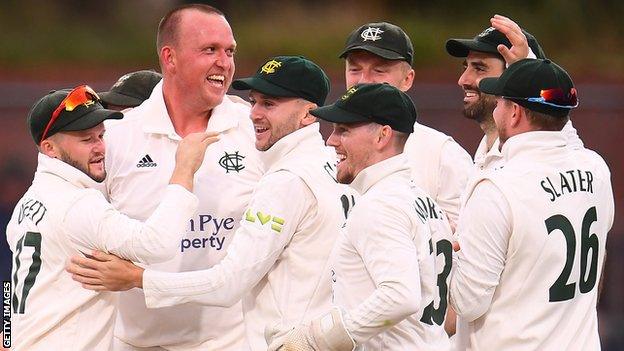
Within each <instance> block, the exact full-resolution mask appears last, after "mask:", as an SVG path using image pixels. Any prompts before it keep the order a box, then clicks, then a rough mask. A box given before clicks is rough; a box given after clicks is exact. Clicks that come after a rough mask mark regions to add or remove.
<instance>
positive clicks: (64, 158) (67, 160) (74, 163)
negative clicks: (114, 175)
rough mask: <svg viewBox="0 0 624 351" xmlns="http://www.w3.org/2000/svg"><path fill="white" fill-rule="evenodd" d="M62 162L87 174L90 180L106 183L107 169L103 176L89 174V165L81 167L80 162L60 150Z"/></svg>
mask: <svg viewBox="0 0 624 351" xmlns="http://www.w3.org/2000/svg"><path fill="white" fill-rule="evenodd" d="M59 153H60V155H59V156H60V160H61V161H63V162H65V163H67V164H68V165H70V166H72V167H74V168H76V169H77V170H79V171H81V172H82V173H84V174H86V175H87V176H89V178H91V179H93V180H94V181H96V182H98V183H101V182H103V181H104V179H106V169H104V170H103V172H102V175H101V176H97V175H95V174H93V173H91V172H89V168H88V167H89V166H88V164H87V166H86V167H85V166H83V165H81V164H80V163H79V162H78V161H76V160H74V159H73V158H72V157H71V156H70V155H69V154H68V153H67V152H65V150H62V149H61V150H60V152H59Z"/></svg>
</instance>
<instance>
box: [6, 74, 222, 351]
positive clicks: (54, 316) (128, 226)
mask: <svg viewBox="0 0 624 351" xmlns="http://www.w3.org/2000/svg"><path fill="white" fill-rule="evenodd" d="M122 117H123V115H122V114H121V113H120V112H116V111H112V110H106V109H104V108H103V107H102V105H101V102H100V100H99V98H98V96H97V94H96V93H95V92H93V90H92V89H91V88H89V87H88V86H86V85H82V86H79V87H76V88H75V89H73V90H71V91H70V90H58V91H54V92H51V93H49V94H48V95H46V96H44V97H43V98H41V99H40V100H39V101H38V102H37V103H36V104H35V105H34V106H33V108H32V110H31V111H30V114H29V116H28V125H29V128H30V133H31V135H32V137H33V139H34V141H35V144H36V145H37V149H38V151H39V156H38V166H37V172H36V173H35V178H34V180H33V183H32V185H31V186H30V188H29V189H28V191H27V192H26V193H25V194H24V196H23V197H22V199H21V200H20V201H19V202H18V203H17V206H16V207H15V211H14V212H13V216H12V217H11V221H10V222H9V224H8V226H7V240H8V243H9V246H10V247H11V251H13V275H12V277H13V294H12V297H11V303H12V306H11V320H12V322H13V323H12V326H13V340H12V341H13V345H12V347H13V348H14V349H15V350H109V349H111V345H112V341H113V325H114V321H115V311H116V305H117V296H116V295H115V294H111V293H107V292H102V293H97V292H93V291H89V290H85V289H82V288H81V287H80V285H79V284H77V283H76V282H74V281H73V280H71V278H70V276H69V275H68V274H66V273H65V272H64V270H65V264H66V262H67V261H68V259H69V258H70V257H71V256H72V255H79V254H81V253H87V254H88V253H90V252H91V251H92V250H100V251H104V252H111V253H114V254H116V255H118V256H120V257H123V258H126V259H128V260H133V261H136V262H142V263H154V262H160V261H165V260H167V259H169V258H171V257H173V255H174V254H175V251H176V246H177V243H178V241H179V237H180V235H181V233H182V231H183V230H184V228H185V226H186V220H187V218H188V216H190V215H191V214H192V213H193V212H194V211H195V209H196V208H197V197H196V196H195V195H193V194H192V192H191V191H192V190H193V175H194V173H195V171H197V169H198V168H199V166H200V165H201V162H202V160H203V156H204V153H205V150H206V147H207V146H208V144H210V143H212V142H215V141H216V140H217V139H216V138H215V137H214V135H213V136H212V137H208V135H207V134H206V133H195V134H192V135H189V136H188V137H187V138H185V139H184V140H183V141H182V142H181V143H180V146H179V147H178V150H177V153H176V165H175V169H174V170H173V175H171V176H170V180H169V184H168V185H166V186H165V189H163V197H162V202H161V203H160V204H159V205H158V206H157V207H156V208H155V209H154V211H153V213H152V214H151V216H149V217H148V218H147V219H146V221H145V223H141V222H139V221H137V220H135V219H131V218H129V217H127V216H125V215H123V214H121V213H120V212H118V211H116V210H115V209H114V208H113V206H111V204H110V203H108V202H107V201H106V199H105V198H104V197H103V195H102V193H101V192H100V191H98V190H96V189H92V187H93V186H94V185H95V184H97V183H98V182H102V181H103V180H104V178H105V177H106V171H105V169H104V156H105V150H104V148H105V146H104V141H103V139H102V136H103V134H104V125H103V123H102V122H103V121H104V120H106V119H120V118H122ZM87 283H88V282H87ZM85 324H88V325H85Z"/></svg>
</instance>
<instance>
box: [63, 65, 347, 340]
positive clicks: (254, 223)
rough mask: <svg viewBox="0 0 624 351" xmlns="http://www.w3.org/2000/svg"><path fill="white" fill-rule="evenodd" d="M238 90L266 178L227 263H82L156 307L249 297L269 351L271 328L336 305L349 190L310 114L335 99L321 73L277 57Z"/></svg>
mask: <svg viewBox="0 0 624 351" xmlns="http://www.w3.org/2000/svg"><path fill="white" fill-rule="evenodd" d="M233 86H234V88H235V89H239V90H250V93H249V97H250V100H251V104H252V108H251V120H252V122H253V124H254V128H255V132H256V148H257V149H258V150H260V151H262V152H261V157H262V160H263V161H264V163H265V167H266V168H267V172H266V174H265V175H264V176H263V177H262V179H261V180H260V182H259V183H258V185H257V186H256V188H255V190H254V193H253V195H252V197H251V201H250V203H249V205H248V206H247V209H246V210H245V212H244V215H243V219H242V220H241V223H240V227H239V228H238V230H237V231H236V235H235V237H234V239H233V241H232V243H231V244H230V246H229V249H228V253H227V255H226V256H225V258H224V259H223V260H222V261H221V262H220V263H219V264H217V265H215V266H214V267H212V268H211V269H208V270H201V271H194V272H183V273H173V272H159V271H156V270H154V269H147V270H145V271H144V272H143V270H142V269H140V268H138V267H135V266H133V265H130V264H124V261H119V260H114V261H108V262H105V263H98V262H93V261H89V260H82V259H78V260H77V263H80V264H82V265H83V266H91V267H93V268H94V269H98V270H102V273H101V274H109V273H110V272H112V271H115V270H116V269H113V268H110V267H119V269H118V272H116V273H115V274H113V277H111V278H110V279H111V280H115V279H119V280H122V279H124V278H125V277H129V278H130V279H132V278H138V279H137V280H135V281H133V282H132V284H133V286H137V287H142V288H143V290H144V293H145V303H146V304H147V307H150V308H154V307H166V306H173V305H179V304H184V303H188V302H192V303H199V304H203V305H212V306H223V307H229V306H232V305H234V304H235V303H237V302H238V301H239V300H240V299H241V298H242V299H243V311H244V314H245V326H246V334H247V338H248V341H249V344H250V345H251V349H252V350H264V351H265V350H266V349H267V346H268V345H267V342H266V341H265V337H264V332H265V327H276V326H277V327H278V328H292V327H294V326H297V325H300V324H302V323H309V322H310V321H311V320H312V318H314V317H316V316H318V315H320V314H321V313H322V312H324V311H327V310H328V309H329V308H330V306H331V271H330V267H329V255H330V252H331V249H332V247H333V244H334V242H335V240H336V237H337V233H338V230H339V228H340V226H341V225H342V224H343V222H344V219H345V217H344V214H343V209H342V207H341V202H340V197H341V195H342V194H344V192H345V190H346V189H344V186H343V185H341V184H338V183H337V182H336V180H335V173H334V172H333V165H334V164H335V163H336V154H335V152H334V150H332V149H331V148H328V147H326V146H325V144H324V141H323V138H322V136H321V134H320V132H319V123H317V121H316V117H314V116H313V115H311V114H310V110H312V109H314V108H316V107H318V106H322V105H323V103H324V102H325V98H326V96H327V93H328V92H329V79H328V78H327V76H326V75H325V73H324V72H323V70H322V69H321V68H320V67H319V66H317V65H316V64H315V63H313V62H311V61H310V60H308V59H305V58H303V57H299V56H277V57H273V58H271V59H270V60H267V61H266V62H264V63H263V64H262V65H261V66H260V67H259V68H258V70H257V72H256V74H255V75H254V76H252V77H249V78H243V79H239V80H236V81H234V83H233ZM107 265H108V267H109V268H108V269H102V267H104V266H107ZM73 269H74V268H72V270H73ZM75 269H76V270H75V272H76V273H78V274H80V272H82V271H83V270H82V269H81V268H80V267H79V266H76V267H75ZM137 271H138V274H135V273H132V272H137ZM87 273H89V272H87ZM79 281H82V280H79ZM115 284H119V283H115ZM101 285H102V288H106V289H115V286H112V285H108V283H106V282H102V284H101ZM122 285H126V283H124V284H122Z"/></svg>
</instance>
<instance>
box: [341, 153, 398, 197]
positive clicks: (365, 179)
mask: <svg viewBox="0 0 624 351" xmlns="http://www.w3.org/2000/svg"><path fill="white" fill-rule="evenodd" d="M409 170H410V168H409V165H408V163H407V157H406V156H405V154H398V155H396V156H393V157H390V158H388V159H385V160H383V161H381V162H377V163H375V164H374V165H371V166H368V167H366V168H364V169H363V170H361V171H360V173H358V175H357V176H355V179H353V182H351V184H350V185H349V186H350V187H352V188H353V189H355V190H356V191H357V192H358V193H360V194H361V195H364V194H365V193H366V192H367V191H368V190H369V189H370V188H371V187H372V186H373V185H375V184H376V183H378V182H379V181H380V180H382V179H384V178H386V177H387V176H389V175H390V174H392V173H397V172H400V171H407V172H406V175H407V177H408V178H409Z"/></svg>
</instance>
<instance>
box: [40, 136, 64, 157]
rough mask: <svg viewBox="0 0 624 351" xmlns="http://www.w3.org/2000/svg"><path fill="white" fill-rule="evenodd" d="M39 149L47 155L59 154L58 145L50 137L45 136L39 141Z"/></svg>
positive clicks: (56, 155) (55, 155)
mask: <svg viewBox="0 0 624 351" xmlns="http://www.w3.org/2000/svg"><path fill="white" fill-rule="evenodd" d="M39 151H40V152H41V153H42V154H44V155H46V156H48V157H52V158H58V156H59V151H58V146H57V144H56V143H55V142H54V141H53V140H51V138H46V139H45V140H44V141H42V142H41V145H39Z"/></svg>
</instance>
